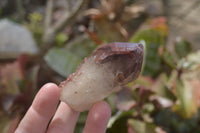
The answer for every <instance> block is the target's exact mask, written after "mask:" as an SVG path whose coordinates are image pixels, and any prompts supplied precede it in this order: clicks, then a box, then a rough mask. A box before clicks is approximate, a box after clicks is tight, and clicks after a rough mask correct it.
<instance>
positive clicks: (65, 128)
mask: <svg viewBox="0 0 200 133" xmlns="http://www.w3.org/2000/svg"><path fill="white" fill-rule="evenodd" d="M78 116H79V112H76V111H74V110H72V109H71V108H70V107H69V106H68V105H67V104H65V103H64V102H61V104H60V106H59V107H58V110H57V111H56V114H55V116H54V118H53V120H52V122H51V124H50V126H49V129H48V131H47V133H73V132H74V127H75V125H76V122H77V120H78Z"/></svg>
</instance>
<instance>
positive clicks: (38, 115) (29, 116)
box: [15, 83, 111, 133]
mask: <svg viewBox="0 0 200 133" xmlns="http://www.w3.org/2000/svg"><path fill="white" fill-rule="evenodd" d="M59 97H60V89H59V88H58V86H57V85H55V84H53V83H48V84H46V85H44V86H43V87H42V88H41V89H40V91H39V92H38V94H37V95H36V97H35V99H34V101H33V103H32V105H31V107H30V108H29V110H28V111H27V113H26V115H25V116H24V118H23V119H22V121H21V122H20V124H19V126H18V128H17V129H16V131H15V133H45V132H47V133H73V131H74V128H75V125H76V122H77V119H78V116H79V112H76V111H74V110H72V109H71V108H70V107H69V106H68V105H67V104H65V103H63V102H61V103H60V105H59V107H58V108H57V105H58V102H59ZM56 109H57V110H56ZM110 115H111V110H110V107H109V105H108V104H107V103H106V102H104V101H101V102H99V103H96V104H95V105H93V107H92V108H91V109H90V111H89V114H88V117H87V120H86V124H85V128H84V131H83V133H105V130H106V126H107V123H108V120H109V118H110ZM52 117H53V118H52ZM51 118H52V121H51V123H50V124H49V126H48V123H49V122H50V120H51ZM47 126H48V127H47Z"/></svg>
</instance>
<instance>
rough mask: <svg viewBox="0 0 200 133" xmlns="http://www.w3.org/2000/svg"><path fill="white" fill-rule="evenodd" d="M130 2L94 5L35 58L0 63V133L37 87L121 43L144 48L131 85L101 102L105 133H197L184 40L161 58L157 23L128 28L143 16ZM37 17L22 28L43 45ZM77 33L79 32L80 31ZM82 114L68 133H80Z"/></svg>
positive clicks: (197, 66)
mask: <svg viewBox="0 0 200 133" xmlns="http://www.w3.org/2000/svg"><path fill="white" fill-rule="evenodd" d="M135 2H136V1H131V0H129V1H123V0H116V1H115V0H107V1H104V0H101V1H100V3H98V6H95V4H94V5H92V6H94V7H93V8H92V9H87V10H86V11H85V12H84V15H83V16H82V17H80V18H79V19H77V20H76V21H75V20H74V22H73V23H72V24H70V25H66V28H64V29H63V31H60V32H59V33H57V34H56V35H55V42H53V45H51V46H49V47H48V49H47V51H45V50H41V51H42V52H43V53H40V54H39V55H37V56H36V57H30V56H27V55H22V56H20V57H19V58H18V59H16V60H15V61H12V62H11V61H10V60H9V61H8V62H6V63H5V62H4V61H2V62H1V63H0V76H1V77H0V131H2V132H3V133H11V132H13V131H14V129H15V128H16V126H17V124H18V123H19V121H20V119H21V118H22V117H23V115H24V113H25V112H26V111H27V109H28V107H29V106H30V104H31V102H32V100H33V98H34V96H35V94H36V93H37V91H38V90H37V89H36V88H39V87H40V86H41V84H43V83H46V82H49V81H52V82H56V83H60V82H61V81H62V80H63V77H65V78H66V77H68V76H69V75H70V74H71V73H73V72H74V71H75V70H76V68H77V66H78V65H79V64H80V63H81V61H82V60H83V59H84V58H85V57H87V56H89V55H90V54H91V53H92V51H93V50H95V49H96V48H97V46H98V45H101V44H103V43H108V42H112V41H128V42H134V43H142V44H144V46H145V51H144V54H145V55H144V64H143V70H142V73H141V76H140V77H139V78H138V79H137V80H136V81H134V82H131V83H129V84H127V85H125V86H123V87H121V88H120V89H119V90H118V91H117V92H115V93H113V94H111V95H110V96H109V97H108V98H107V99H106V101H107V102H108V103H109V105H110V106H111V109H112V117H111V118H110V121H109V123H108V126H107V131H106V132H107V133H175V132H176V133H198V132H200V126H199V123H200V108H199V105H200V104H199V100H200V90H199V88H200V50H196V51H194V50H193V49H192V47H191V44H190V43H189V42H188V41H187V40H185V39H184V38H177V40H176V42H175V43H174V45H173V47H172V50H171V51H169V50H168V49H167V46H166V41H167V38H168V34H169V31H168V25H167V24H166V18H165V17H154V18H151V19H146V21H145V22H143V23H141V24H138V25H140V28H138V29H137V28H135V29H133V28H132V27H131V24H130V23H132V25H133V23H134V22H141V21H139V19H141V18H140V17H141V16H143V15H144V8H139V6H138V5H137V6H136V5H135ZM128 3H129V4H128ZM133 9H137V10H133ZM57 10H58V11H57V12H56V13H53V14H52V16H53V19H52V20H53V23H56V22H57V21H58V20H60V19H62V15H60V14H62V13H63V9H62V10H60V12H59V8H58V9H57ZM134 11H137V12H134ZM0 12H1V10H0ZM122 14H123V15H122ZM88 16H89V17H88ZM44 17H45V16H43V15H42V14H39V13H36V12H32V13H29V14H28V16H27V20H26V21H25V22H24V23H23V24H24V25H25V26H26V27H27V28H28V29H29V30H30V31H31V32H32V33H33V35H34V37H35V40H36V41H37V43H38V45H43V44H41V43H42V36H43V34H44V31H43V24H44V20H43V18H44ZM83 17H87V18H86V19H85V18H83ZM142 20H144V18H143V19H142ZM77 27H78V28H77ZM80 27H84V28H85V29H84V30H80V29H79V28H80ZM137 27H139V26H137ZM136 30H137V31H136ZM45 45H46V44H45ZM43 55H44V56H43ZM43 59H44V61H43ZM41 60H42V61H41ZM46 66H48V67H46ZM49 68H50V69H49ZM50 70H51V71H53V72H54V73H53V74H52V73H51V72H50ZM38 74H40V76H38ZM87 114H88V112H83V113H81V114H80V117H79V120H78V123H77V125H76V129H75V133H80V132H82V130H83V128H84V124H85V120H86V118H87Z"/></svg>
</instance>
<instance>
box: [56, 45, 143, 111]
mask: <svg viewBox="0 0 200 133" xmlns="http://www.w3.org/2000/svg"><path fill="white" fill-rule="evenodd" d="M142 62H143V45H142V44H138V43H121V42H114V43H110V44H107V45H102V46H100V47H99V48H98V49H96V50H95V51H94V52H93V53H92V54H91V55H90V56H89V57H87V58H85V59H84V61H83V62H82V63H81V64H80V66H79V67H78V69H77V70H76V72H75V73H73V74H71V75H70V76H69V77H68V78H67V80H66V81H64V82H62V83H61V84H60V88H61V98H60V99H61V101H64V102H65V103H67V104H68V105H69V106H70V107H71V108H72V109H74V110H75V111H79V112H82V111H86V110H89V109H90V107H91V106H92V105H93V104H94V103H96V102H98V101H101V100H103V99H104V98H105V97H107V96H108V95H109V94H110V93H112V92H113V91H115V90H116V88H118V87H119V86H122V85H125V84H127V83H128V82H130V81H133V80H135V79H136V78H137V77H138V76H139V74H140V71H141V68H142Z"/></svg>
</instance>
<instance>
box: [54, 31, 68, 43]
mask: <svg viewBox="0 0 200 133" xmlns="http://www.w3.org/2000/svg"><path fill="white" fill-rule="evenodd" d="M67 40H68V36H67V35H66V34H64V33H59V34H58V35H57V36H56V43H57V45H58V46H63V45H64V44H65V42H66V41H67Z"/></svg>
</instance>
